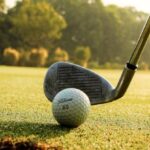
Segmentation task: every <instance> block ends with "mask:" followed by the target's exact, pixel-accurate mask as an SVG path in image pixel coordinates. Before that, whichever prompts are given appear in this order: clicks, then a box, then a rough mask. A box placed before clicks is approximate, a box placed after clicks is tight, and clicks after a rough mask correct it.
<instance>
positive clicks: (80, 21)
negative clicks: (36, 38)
mask: <svg viewBox="0 0 150 150" xmlns="http://www.w3.org/2000/svg"><path fill="white" fill-rule="evenodd" d="M48 1H49V2H50V3H52V5H53V6H54V8H55V9H56V10H57V11H58V12H59V13H60V14H61V15H62V16H63V17H64V18H65V19H66V21H67V24H68V27H67V28H66V29H65V30H64V31H63V36H62V38H61V40H60V42H59V43H58V45H60V46H61V47H63V48H64V49H66V50H68V52H69V54H70V55H71V54H72V51H74V49H75V48H76V47H77V46H78V45H83V46H88V47H90V48H91V49H92V58H93V59H99V57H98V55H97V53H99V51H101V50H102V44H103V43H102V39H103V22H102V20H103V18H105V9H104V6H103V4H102V3H101V1H100V0H93V1H87V0H76V1H75V0H61V1H60V0H48Z"/></svg>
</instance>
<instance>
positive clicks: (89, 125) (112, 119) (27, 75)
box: [0, 66, 150, 150]
mask: <svg viewBox="0 0 150 150" xmlns="http://www.w3.org/2000/svg"><path fill="white" fill-rule="evenodd" d="M95 71H96V72H98V73H100V74H102V75H103V76H105V77H106V78H107V79H108V80H110V81H111V82H112V83H113V84H114V85H115V84H116V83H117V81H118V78H119V76H120V74H121V71H119V70H118V71H114V70H95ZM45 72H46V69H41V68H19V67H5V66H1V67H0V138H3V137H5V136H11V137H13V138H14V139H18V140H20V139H24V140H26V139H31V140H33V141H44V142H46V143H49V144H52V145H58V146H59V147H60V146H61V147H62V148H63V149H70V150H71V149H77V150H80V149H85V150H86V149H87V150H88V149H89V150H91V149H92V150H94V149H98V150H99V149H104V150H105V149H106V150H107V149H116V150H118V149H121V150H122V149H125V150H126V149H128V150H130V149H140V150H141V149H144V150H147V149H150V71H143V72H142V71H138V72H137V73H136V75H135V77H134V79H133V81H132V83H131V85H130V87H129V89H128V91H127V93H126V95H125V96H124V97H123V98H122V99H120V100H119V101H115V102H112V103H108V104H103V105H97V106H92V107H91V111H90V115H89V117H88V119H87V121H86V122H85V123H84V124H83V125H81V126H80V127H78V128H74V129H69V128H65V127H61V126H59V125H58V124H57V122H56V121H55V120H54V118H53V116H52V112H51V103H50V102H49V101H48V100H47V99H46V97H45V96H44V93H43V78H44V75H45Z"/></svg>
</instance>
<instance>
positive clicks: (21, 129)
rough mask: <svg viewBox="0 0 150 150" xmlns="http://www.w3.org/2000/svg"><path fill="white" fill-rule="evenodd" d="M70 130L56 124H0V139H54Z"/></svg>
mask: <svg viewBox="0 0 150 150" xmlns="http://www.w3.org/2000/svg"><path fill="white" fill-rule="evenodd" d="M70 130H71V129H70V128H66V127H62V126H59V125H57V124H44V123H30V122H0V137H3V136H15V137H20V136H32V135H34V136H36V137H38V138H42V139H46V138H54V137H59V136H62V135H65V134H67V133H69V132H70Z"/></svg>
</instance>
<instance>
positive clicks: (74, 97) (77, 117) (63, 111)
mask: <svg viewBox="0 0 150 150" xmlns="http://www.w3.org/2000/svg"><path fill="white" fill-rule="evenodd" d="M90 105H91V104H90V101H89V98H88V96H87V95H86V94H85V93H84V92H82V91H81V90H79V89H75V88H67V89H64V90H62V91H60V92H59V93H58V94H57V95H56V96H55V97H54V100H53V104H52V112H53V115H54V117H55V119H56V120H57V121H58V123H60V124H61V125H64V126H70V127H77V126H79V125H81V124H82V123H83V122H84V121H85V120H86V119H87V116H88V114H89V110H90Z"/></svg>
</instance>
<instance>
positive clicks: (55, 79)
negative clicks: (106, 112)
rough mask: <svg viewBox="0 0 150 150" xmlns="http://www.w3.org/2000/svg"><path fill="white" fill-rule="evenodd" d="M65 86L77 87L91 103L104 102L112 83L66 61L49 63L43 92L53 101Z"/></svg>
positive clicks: (109, 94)
mask: <svg viewBox="0 0 150 150" xmlns="http://www.w3.org/2000/svg"><path fill="white" fill-rule="evenodd" d="M66 88H77V89H80V90H82V91H83V92H84V93H86V94H87V95H88V97H89V99H90V102H91V105H95V104H100V103H106V102H107V100H110V98H111V94H112V91H113V89H114V88H113V87H112V85H111V84H110V83H109V82H108V81H107V80H106V79H104V78H103V77H102V76H99V75H97V74H96V73H94V72H92V71H90V70H88V69H86V68H83V67H81V66H79V65H75V64H72V63H67V62H57V63H55V64H53V65H51V66H50V67H49V69H48V71H47V73H46V76H45V79H44V93H45V95H46V97H47V98H48V100H50V101H53V98H54V97H55V95H56V94H57V93H58V92H59V91H61V90H63V89H66Z"/></svg>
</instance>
